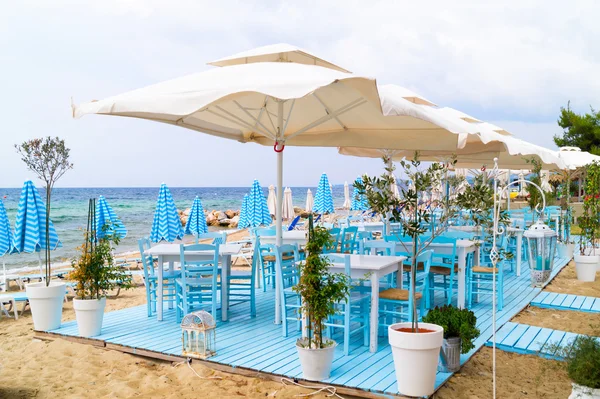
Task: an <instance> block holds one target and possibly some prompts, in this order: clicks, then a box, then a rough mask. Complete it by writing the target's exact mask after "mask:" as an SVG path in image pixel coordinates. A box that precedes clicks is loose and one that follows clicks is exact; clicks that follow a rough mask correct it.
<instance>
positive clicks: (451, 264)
mask: <svg viewBox="0 0 600 399" xmlns="http://www.w3.org/2000/svg"><path fill="white" fill-rule="evenodd" d="M428 239H429V237H428V236H423V237H421V240H423V241H424V240H428ZM456 242H457V239H456V238H453V237H444V236H438V237H435V238H434V239H433V241H432V243H436V244H448V246H449V251H448V253H440V251H439V250H438V251H436V250H435V249H434V251H433V257H432V260H431V267H430V269H429V273H428V277H427V278H428V283H429V284H428V287H427V289H428V293H429V295H430V297H429V300H430V301H431V303H433V298H434V293H435V291H444V297H445V298H446V304H447V305H450V304H451V303H452V295H453V294H454V286H455V282H454V277H455V276H456V274H458V263H457V261H456V253H457V247H456ZM439 278H441V280H440V279H439Z"/></svg>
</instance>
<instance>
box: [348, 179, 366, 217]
mask: <svg viewBox="0 0 600 399" xmlns="http://www.w3.org/2000/svg"><path fill="white" fill-rule="evenodd" d="M356 182H359V183H362V178H360V177H358V178H357V179H356ZM367 209H369V202H368V201H367V196H366V195H364V194H360V193H359V192H358V190H357V188H356V187H354V189H353V190H352V202H351V203H350V210H352V211H366V210H367Z"/></svg>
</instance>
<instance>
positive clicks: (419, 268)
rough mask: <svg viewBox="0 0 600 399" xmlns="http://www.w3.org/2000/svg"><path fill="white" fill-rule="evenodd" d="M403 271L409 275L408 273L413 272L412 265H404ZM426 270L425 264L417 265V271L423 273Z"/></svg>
mask: <svg viewBox="0 0 600 399" xmlns="http://www.w3.org/2000/svg"><path fill="white" fill-rule="evenodd" d="M402 270H403V271H404V272H405V273H408V272H410V271H412V265H403V266H402ZM424 270H425V264H424V263H423V262H419V263H417V271H418V272H422V271H424Z"/></svg>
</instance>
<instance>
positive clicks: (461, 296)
mask: <svg viewBox="0 0 600 399" xmlns="http://www.w3.org/2000/svg"><path fill="white" fill-rule="evenodd" d="M457 255H458V276H457V278H458V293H457V297H458V298H457V306H458V307H459V308H460V309H463V308H464V307H465V297H466V293H467V281H466V280H467V279H466V277H467V251H466V250H465V248H462V247H459V248H458V254H457ZM450 284H452V281H450Z"/></svg>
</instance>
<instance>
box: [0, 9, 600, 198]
mask: <svg viewBox="0 0 600 399" xmlns="http://www.w3.org/2000/svg"><path fill="white" fill-rule="evenodd" d="M599 15H600V3H599V2H597V1H594V0H590V1H572V2H565V1H548V0H546V1H536V0H519V1H502V2H486V1H480V0H475V1H454V2H447V1H427V2H414V1H404V0H402V1H400V0H399V1H385V2H384V1H377V0H370V1H369V2H364V1H362V2H361V1H351V0H340V1H311V0H306V1H299V2H298V1H296V2H278V1H250V0H244V1H227V0H222V1H218V2H215V1H200V0H179V1H176V0H171V1H163V0H160V1H159V0H102V1H100V2H98V1H89V2H88V1H82V0H54V1H52V2H48V1H26V0H21V1H14V2H6V3H5V4H3V6H2V13H0V65H1V68H0V89H1V90H2V94H1V95H0V109H1V110H2V116H3V117H2V124H1V125H0V171H2V173H1V174H0V187H20V186H21V185H22V183H23V181H25V180H27V179H32V178H34V176H33V175H32V173H31V172H29V171H27V169H26V167H25V166H24V164H23V163H22V162H21V161H20V159H19V156H18V155H17V154H16V152H15V149H14V144H16V143H20V142H22V141H24V140H27V139H31V138H34V137H41V136H47V135H52V136H60V137H61V138H64V139H65V140H66V142H67V145H68V146H69V147H70V148H71V150H72V151H71V155H72V161H73V163H74V165H75V166H74V169H73V170H72V171H69V172H68V173H67V174H65V176H64V177H63V178H62V179H61V180H60V181H59V182H58V184H57V187H117V186H127V187H130V186H141V187H153V186H158V185H159V184H160V183H161V182H165V183H167V184H169V185H170V186H191V187H193V186H250V185H251V183H252V180H253V179H254V178H258V179H259V180H260V181H261V183H262V184H263V185H269V184H272V183H275V178H276V177H275V176H276V157H275V154H274V152H273V150H272V148H270V147H263V146H259V145H256V144H241V143H237V142H232V141H228V140H223V139H219V138H216V137H211V136H209V135H205V134H201V133H198V132H194V131H189V130H186V129H182V128H178V127H174V126H168V125H163V124H158V123H153V122H148V121H143V120H138V119H128V118H119V117H113V118H110V117H106V116H97V115H91V116H86V117H84V118H82V119H79V120H74V119H72V117H71V108H70V103H71V98H72V99H73V101H74V102H75V103H81V102H85V101H89V100H92V99H102V98H105V97H108V96H111V95H115V94H119V93H122V92H125V91H128V90H132V89H136V88H139V87H144V86H147V85H149V84H152V83H157V82H160V81H163V80H167V79H171V78H175V77H179V76H183V75H186V74H190V73H194V72H199V71H203V70H207V69H209V68H213V67H210V66H208V65H206V63H207V62H209V61H211V60H215V59H218V58H221V57H224V56H227V55H230V54H235V53H238V52H240V51H244V50H247V49H251V48H254V47H259V46H264V45H267V44H274V43H281V42H285V43H290V44H293V45H297V46H299V47H302V48H305V49H307V50H309V51H311V52H313V53H314V54H316V55H318V56H320V57H321V58H324V59H327V60H329V61H332V62H334V63H336V64H338V65H340V66H343V67H344V68H346V69H348V70H350V71H352V72H354V73H357V74H360V75H367V76H373V77H376V78H377V82H378V83H379V84H387V83H394V84H398V85H401V86H405V87H407V88H409V89H411V90H414V91H416V92H418V93H420V94H422V95H423V96H425V97H426V98H428V99H429V100H431V101H433V102H435V103H436V104H438V105H440V106H450V107H453V108H457V109H459V110H461V111H463V112H466V113H468V114H470V115H473V116H475V117H477V118H479V119H482V120H486V121H489V122H492V123H494V124H496V125H499V126H501V127H503V128H505V129H506V130H508V131H510V132H512V133H514V134H515V135H516V136H517V137H520V138H523V139H525V140H528V141H530V142H532V143H535V144H539V145H543V146H546V147H549V148H556V147H555V145H554V142H553V140H552V137H553V135H555V134H559V133H561V129H560V128H559V127H558V126H557V124H556V120H557V118H558V114H559V112H560V107H561V106H565V105H566V104H567V102H568V101H571V106H572V108H574V109H575V110H576V111H578V112H584V111H587V110H588V109H589V107H590V106H595V107H596V108H597V107H599V106H600V79H598V71H600V46H598V45H597V43H599V42H600V24H598V23H597V17H598V16H599ZM284 154H285V155H284V184H285V185H288V186H306V185H308V186H316V185H317V183H318V180H319V176H320V174H321V173H323V172H326V173H327V174H328V176H329V179H330V181H331V182H333V183H334V184H341V183H343V182H344V181H352V180H354V178H356V176H358V175H360V174H363V173H369V174H380V173H381V172H382V163H381V161H380V160H376V159H361V158H354V157H345V156H341V155H338V154H337V151H336V149H333V148H294V147H287V148H286V149H285V153H284ZM38 185H41V184H39V183H38Z"/></svg>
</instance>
